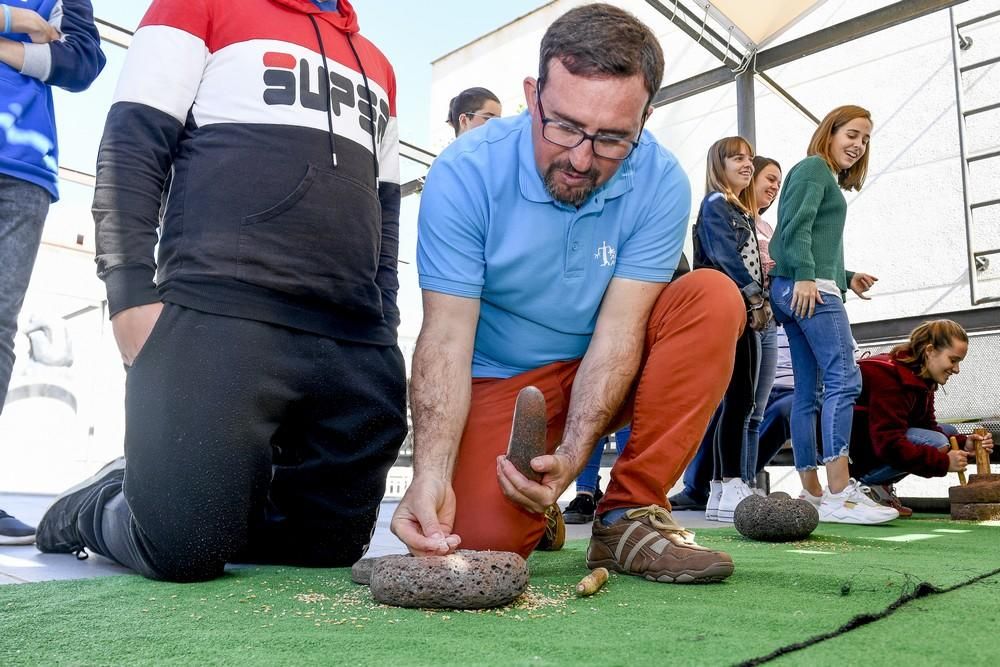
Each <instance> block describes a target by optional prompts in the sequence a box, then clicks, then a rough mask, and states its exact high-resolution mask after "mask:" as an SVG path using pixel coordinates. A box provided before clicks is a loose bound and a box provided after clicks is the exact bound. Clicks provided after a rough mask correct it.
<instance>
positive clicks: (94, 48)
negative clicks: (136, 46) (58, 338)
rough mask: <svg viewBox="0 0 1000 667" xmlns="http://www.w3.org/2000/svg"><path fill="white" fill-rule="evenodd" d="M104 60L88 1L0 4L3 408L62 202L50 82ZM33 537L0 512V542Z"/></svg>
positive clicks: (86, 82) (81, 80)
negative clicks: (56, 205) (29, 299)
mask: <svg viewBox="0 0 1000 667" xmlns="http://www.w3.org/2000/svg"><path fill="white" fill-rule="evenodd" d="M104 63H105V57H104V53H103V52H102V51H101V38H100V36H99V35H98V33H97V27H96V26H95V25H94V9H93V7H91V4H90V0H19V1H18V2H17V3H10V4H0V412H3V406H4V403H5V401H6V397H7V385H8V384H9V382H10V376H11V371H12V370H13V368H14V335H15V334H16V333H17V316H18V314H19V313H20V312H21V305H22V304H23V303H24V295H25V292H27V291H28V282H29V281H30V279H31V270H32V268H33V267H34V265H35V257H36V256H37V255H38V247H39V245H41V242H42V227H44V225H45V216H46V215H47V214H48V211H49V204H50V203H52V202H55V201H58V200H59V145H58V142H57V140H56V118H55V106H54V104H53V102H52V87H53V86H58V87H59V88H62V89H64V90H67V91H69V92H79V91H81V90H86V89H87V88H88V87H89V86H90V84H91V83H93V82H94V80H95V79H96V78H97V76H98V75H99V74H100V73H101V70H102V69H104ZM34 541H35V529H34V528H33V527H31V526H28V525H27V524H24V523H22V522H20V521H18V520H17V519H15V518H14V517H12V516H10V515H9V514H7V513H6V512H4V511H3V510H0V544H31V543H32V542H34Z"/></svg>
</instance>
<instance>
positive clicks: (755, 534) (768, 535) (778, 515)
mask: <svg viewBox="0 0 1000 667" xmlns="http://www.w3.org/2000/svg"><path fill="white" fill-rule="evenodd" d="M818 523H819V512H817V511H816V508H815V507H814V506H813V505H812V503H810V502H809V501H808V500H800V499H798V498H795V499H791V498H780V497H779V498H776V497H767V498H764V497H761V496H749V497H747V498H744V499H743V500H742V501H741V502H740V504H739V505H737V506H736V511H735V512H734V513H733V524H734V525H735V526H736V530H738V531H739V532H740V534H741V535H743V536H744V537H749V538H750V539H751V540H760V541H762V542H795V541H797V540H803V539H805V538H807V537H809V534H810V533H812V532H813V531H814V530H816V525H817V524H818Z"/></svg>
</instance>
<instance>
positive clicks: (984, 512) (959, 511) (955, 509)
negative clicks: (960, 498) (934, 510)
mask: <svg viewBox="0 0 1000 667" xmlns="http://www.w3.org/2000/svg"><path fill="white" fill-rule="evenodd" d="M951 518H952V519H954V520H955V521H996V520H997V519H1000V503H952V504H951Z"/></svg>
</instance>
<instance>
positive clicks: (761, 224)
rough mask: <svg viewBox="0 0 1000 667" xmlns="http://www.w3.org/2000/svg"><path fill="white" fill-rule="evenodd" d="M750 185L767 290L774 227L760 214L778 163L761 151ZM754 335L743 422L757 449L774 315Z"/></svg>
mask: <svg viewBox="0 0 1000 667" xmlns="http://www.w3.org/2000/svg"><path fill="white" fill-rule="evenodd" d="M751 187H753V189H754V198H755V199H756V201H757V211H756V215H754V228H755V229H756V231H757V246H758V247H759V249H760V266H761V268H762V269H763V274H764V289H765V290H767V289H769V288H770V279H769V278H768V275H767V273H768V271H770V270H771V269H773V268H774V260H773V259H771V254H770V253H769V252H768V244H769V243H770V242H771V237H772V236H774V228H772V227H771V225H770V224H769V223H768V222H767V221H765V220H764V218H763V217H762V216H763V215H764V212H765V211H766V210H767V209H769V208H771V204H773V203H774V202H775V201H776V200H777V198H778V191H779V190H781V165H780V164H778V161H777V160H773V159H771V158H769V157H764V156H762V155H756V156H754V159H753V183H752V185H751ZM757 337H758V338H759V339H760V363H759V364H758V368H757V390H756V393H755V394H754V409H753V414H751V415H750V422H749V424H748V425H747V448H748V449H750V450H752V451H758V446H757V443H758V441H759V439H760V425H761V422H762V421H763V419H764V408H765V407H766V406H767V403H768V400H767V399H768V397H769V396H770V395H771V387H772V385H774V373H775V367H776V365H777V363H778V334H777V324H775V322H774V319H771V320H769V321H768V323H767V326H765V327H764V328H763V329H761V330H760V331H758V332H757ZM758 453H759V452H758ZM764 463H766V462H765V461H758V463H757V469H758V470H759V469H760V468H761V467H762V466H763V465H764Z"/></svg>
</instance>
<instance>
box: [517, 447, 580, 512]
mask: <svg viewBox="0 0 1000 667" xmlns="http://www.w3.org/2000/svg"><path fill="white" fill-rule="evenodd" d="M531 469H532V470H534V471H535V472H537V473H541V475H542V479H541V481H540V482H533V481H531V480H530V479H528V478H527V477H525V476H524V475H522V474H521V473H520V472H518V470H517V468H515V467H514V464H513V463H511V462H510V461H508V460H507V457H506V456H498V457H497V481H498V482H499V484H500V489H501V490H502V491H503V494H504V495H505V496H507V498H509V499H510V500H512V501H513V502H515V503H517V504H518V505H520V506H521V507H524V508H525V509H526V510H528V511H529V512H534V513H535V514H542V513H543V512H545V508H546V507H548V506H549V505H551V504H553V503H555V502H556V501H557V500H559V496H561V495H562V492H563V491H565V490H566V489H567V487H569V485H570V483H571V482H572V481H573V480H574V479H576V474H577V471H576V466H575V465H573V461H572V460H571V459H570V457H569V456H567V455H566V454H561V453H559V452H558V451H557V452H556V453H555V454H546V455H544V456H536V457H535V458H533V459H531Z"/></svg>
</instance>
